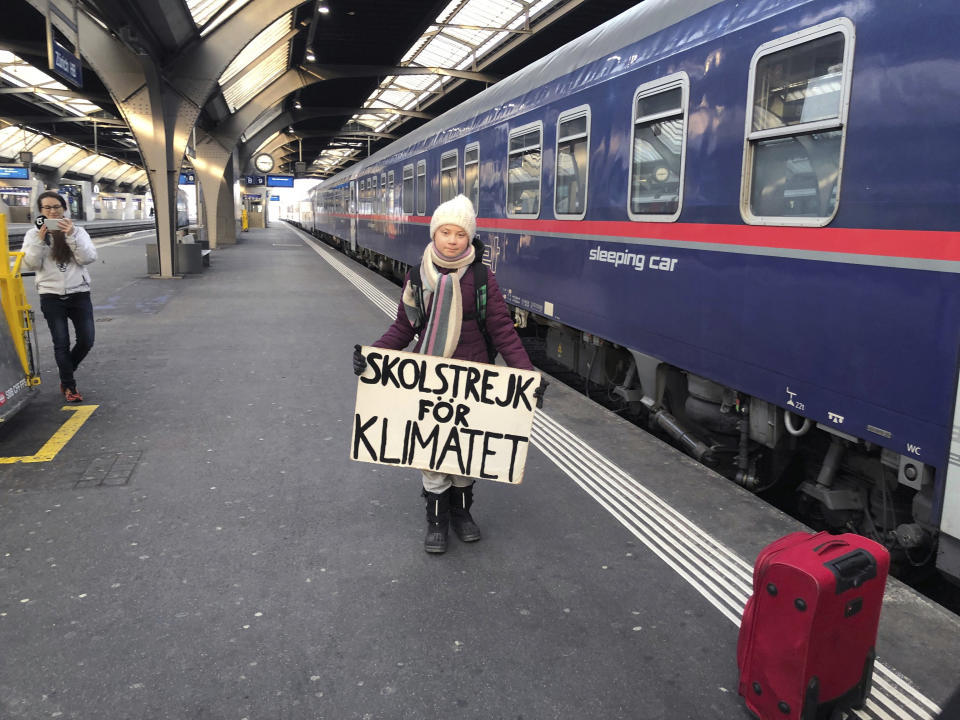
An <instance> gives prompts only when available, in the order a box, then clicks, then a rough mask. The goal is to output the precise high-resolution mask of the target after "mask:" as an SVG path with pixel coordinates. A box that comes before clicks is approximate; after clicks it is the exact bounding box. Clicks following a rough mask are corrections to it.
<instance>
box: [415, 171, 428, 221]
mask: <svg viewBox="0 0 960 720" xmlns="http://www.w3.org/2000/svg"><path fill="white" fill-rule="evenodd" d="M426 214H427V161H426V160H420V161H418V162H417V215H426Z"/></svg>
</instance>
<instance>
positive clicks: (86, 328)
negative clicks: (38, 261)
mask: <svg viewBox="0 0 960 720" xmlns="http://www.w3.org/2000/svg"><path fill="white" fill-rule="evenodd" d="M40 310H41V311H42V312H43V317H45V318H46V320H47V326H48V327H49V328H50V336H51V337H52V338H53V356H54V358H56V360H57V369H58V370H59V371H60V384H61V385H62V386H63V387H64V388H70V389H71V390H76V389H77V382H76V380H74V379H73V371H74V370H76V369H77V368H78V367H79V366H80V362H81V361H82V360H83V359H84V358H85V357H86V356H87V353H88V352H90V348H92V347H93V335H94V329H93V303H91V302H90V293H88V292H79V293H71V294H70V295H67V296H66V297H60V296H59V295H51V294H49V293H42V294H41V295H40ZM67 320H70V321H71V322H72V323H73V333H74V335H75V336H76V343H75V344H74V346H73V348H71V347H70V329H69V326H68V325H67Z"/></svg>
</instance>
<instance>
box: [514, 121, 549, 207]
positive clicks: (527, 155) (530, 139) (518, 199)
mask: <svg viewBox="0 0 960 720" xmlns="http://www.w3.org/2000/svg"><path fill="white" fill-rule="evenodd" d="M542 137H543V125H542V123H539V122H538V123H533V124H532V125H525V126H524V127H520V128H517V129H516V130H511V131H510V145H509V148H508V150H507V217H537V216H539V215H540V151H541V138H542Z"/></svg>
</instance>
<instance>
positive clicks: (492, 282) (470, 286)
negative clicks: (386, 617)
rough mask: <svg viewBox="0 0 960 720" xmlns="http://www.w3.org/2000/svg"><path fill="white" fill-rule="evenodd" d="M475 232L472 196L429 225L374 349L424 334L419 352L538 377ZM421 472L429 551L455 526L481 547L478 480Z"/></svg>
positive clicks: (357, 362) (443, 543) (356, 365)
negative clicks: (496, 364)
mask: <svg viewBox="0 0 960 720" xmlns="http://www.w3.org/2000/svg"><path fill="white" fill-rule="evenodd" d="M476 231H477V216H476V213H475V212H474V209H473V204H472V203H471V202H470V200H469V198H467V197H466V196H465V195H457V197H455V198H453V199H452V200H448V201H447V202H445V203H443V204H441V205H440V206H439V207H437V209H436V211H435V212H434V213H433V218H432V219H431V220H430V237H431V242H430V243H429V244H428V245H427V247H426V249H425V250H424V252H423V258H422V259H421V262H420V267H419V268H417V269H415V270H414V271H412V272H411V273H409V274H408V275H407V278H406V280H405V281H404V284H403V295H402V297H401V300H400V305H399V307H398V308H397V318H396V320H394V322H393V324H392V325H391V326H390V327H389V328H388V329H387V331H386V332H385V333H384V334H383V337H381V338H380V339H379V340H377V341H376V342H375V343H373V347H379V348H385V349H389V350H403V349H405V348H406V347H407V346H408V345H409V344H410V341H411V340H413V338H414V336H415V335H417V334H418V333H419V335H420V338H419V340H418V341H417V344H416V345H415V346H414V348H413V351H414V352H420V353H424V354H425V355H438V356H441V357H447V358H456V359H458V360H472V361H474V362H483V363H486V362H491V361H492V359H491V358H492V357H496V354H497V353H500V354H501V355H503V359H504V362H506V364H507V365H509V366H510V367H514V368H520V369H523V370H533V369H534V367H533V365H532V364H531V363H530V358H529V357H528V356H527V352H526V350H524V349H523V345H522V343H521V342H520V337H519V336H518V335H517V331H516V330H515V329H514V327H513V319H512V318H511V316H510V310H509V309H508V308H507V304H506V302H504V300H503V295H502V294H501V293H500V288H499V286H498V285H497V280H496V277H495V276H494V274H493V271H491V270H490V268H487V267H485V266H483V265H482V264H481V265H480V268H481V269H480V271H479V273H478V272H477V271H476V269H475V268H473V267H472V266H473V265H474V264H475V263H481V259H482V257H483V243H482V242H480V240H478V239H475V237H474V236H475V235H476ZM484 277H485V282H486V295H485V297H484V296H483V295H482V293H478V292H477V286H478V278H479V279H480V280H481V281H482V280H483V278H484ZM478 299H479V301H480V303H484V302H485V303H486V308H485V311H484V310H483V309H482V308H481V311H480V312H479V313H478V309H477V304H478ZM484 316H485V317H484ZM485 336H486V337H485ZM488 341H489V347H488ZM366 366H367V361H366V358H364V356H363V354H362V353H361V352H360V350H359V346H358V349H357V350H356V351H355V352H354V356H353V369H354V372H355V373H356V374H357V375H361V374H363V371H364V369H365V368H366ZM544 389H545V383H544V384H541V387H540V389H538V390H537V391H536V392H535V393H534V395H535V396H536V397H538V398H539V397H542V396H543V390H544ZM422 472H423V496H424V497H425V498H426V500H427V523H428V524H427V536H426V538H425V540H424V550H426V551H427V552H428V553H442V552H444V551H445V550H446V549H447V528H448V527H449V526H450V525H451V524H452V525H453V530H454V532H455V533H456V534H457V536H458V537H459V538H460V539H461V540H462V541H463V542H475V541H477V540H479V539H480V528H478V527H477V525H476V523H475V522H474V521H473V518H472V517H471V516H470V507H471V505H472V504H473V478H469V477H461V476H459V475H450V474H447V473H437V472H428V471H422Z"/></svg>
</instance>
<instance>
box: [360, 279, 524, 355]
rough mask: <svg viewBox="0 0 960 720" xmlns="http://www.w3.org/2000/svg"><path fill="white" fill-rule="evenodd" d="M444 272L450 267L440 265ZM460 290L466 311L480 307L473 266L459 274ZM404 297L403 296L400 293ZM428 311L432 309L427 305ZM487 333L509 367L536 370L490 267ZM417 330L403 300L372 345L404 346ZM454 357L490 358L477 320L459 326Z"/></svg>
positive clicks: (391, 348)
mask: <svg viewBox="0 0 960 720" xmlns="http://www.w3.org/2000/svg"><path fill="white" fill-rule="evenodd" d="M438 269H439V270H440V272H441V273H448V272H451V270H448V269H446V268H438ZM408 282H410V275H409V274H407V277H406V278H404V280H403V286H404V288H406V286H407V283H408ZM460 293H461V295H462V296H463V314H464V315H470V314H471V313H475V312H476V309H477V296H476V292H475V290H474V280H473V269H472V268H470V267H468V268H467V271H466V272H465V273H464V274H463V277H461V278H460ZM400 297H401V298H402V297H403V295H402V293H401V296H400ZM428 312H429V309H428ZM486 326H487V333H489V335H490V339H491V340H492V341H493V345H494V347H495V348H496V349H497V351H498V352H499V353H500V354H501V355H502V356H503V361H504V362H505V363H506V364H507V365H509V366H510V367H514V368H519V369H521V370H533V369H534V367H533V365H532V364H531V362H530V358H529V357H528V356H527V351H526V350H524V349H523V344H522V343H521V342H520V337H519V336H518V335H517V331H516V330H515V329H514V327H513V320H512V319H511V318H510V311H509V310H508V309H507V303H506V302H505V301H504V299H503V295H502V294H501V293H500V286H499V285H497V279H496V277H495V276H494V274H493V273H492V272H491V271H490V268H487V322H486ZM414 335H416V331H415V330H414V329H413V326H411V325H410V321H409V320H407V313H406V311H405V310H404V309H403V300H402V299H401V301H400V305H399V306H398V307H397V318H396V320H394V321H393V325H391V326H390V327H389V328H387V331H386V332H385V333H384V334H383V337H381V338H380V339H379V340H377V341H376V342H375V343H373V347H378V348H384V349H388V350H403V349H404V348H406V347H407V345H409V344H410V341H411V340H413V336H414ZM420 343H421V341H420V340H417V344H416V345H415V346H414V348H413V352H420ZM453 357H454V358H457V359H458V360H472V361H474V362H482V363H485V362H489V358H488V357H487V344H486V342H484V339H483V335H482V334H480V326H479V325H478V324H477V321H476V320H464V321H463V325H462V327H461V329H460V341H459V342H458V343H457V347H456V349H455V350H454V351H453Z"/></svg>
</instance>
